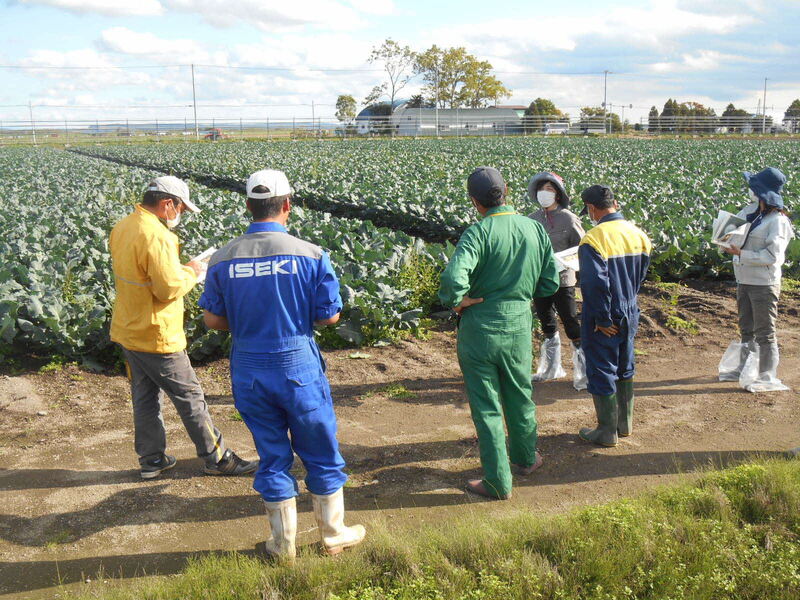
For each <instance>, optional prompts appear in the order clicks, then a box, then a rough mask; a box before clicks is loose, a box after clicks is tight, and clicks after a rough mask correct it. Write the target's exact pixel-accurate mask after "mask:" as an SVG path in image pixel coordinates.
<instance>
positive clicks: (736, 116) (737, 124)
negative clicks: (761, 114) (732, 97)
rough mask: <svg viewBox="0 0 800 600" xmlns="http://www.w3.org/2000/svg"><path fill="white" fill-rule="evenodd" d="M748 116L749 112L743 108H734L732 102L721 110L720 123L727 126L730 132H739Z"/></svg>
mask: <svg viewBox="0 0 800 600" xmlns="http://www.w3.org/2000/svg"><path fill="white" fill-rule="evenodd" d="M749 116H750V113H749V112H747V111H746V110H744V109H743V108H736V107H735V106H734V105H733V103H730V104H728V106H726V107H725V110H724V111H723V112H722V117H721V118H720V125H722V126H723V127H727V129H728V131H730V132H732V133H736V132H741V131H742V126H743V125H744V124H745V122H746V121H747V118H748V117H749Z"/></svg>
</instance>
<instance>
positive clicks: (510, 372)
mask: <svg viewBox="0 0 800 600" xmlns="http://www.w3.org/2000/svg"><path fill="white" fill-rule="evenodd" d="M558 286H559V277H558V269H557V268H556V264H555V259H554V257H553V248H552V246H551V244H550V238H549V236H548V235H547V232H546V231H545V230H544V227H542V225H541V224H540V223H538V222H536V221H534V220H532V219H529V218H527V217H525V216H522V215H518V214H517V213H516V211H515V210H514V209H513V208H511V207H510V206H507V205H503V206H498V207H495V208H492V209H489V211H488V212H487V213H486V215H485V216H484V218H483V219H482V220H481V221H480V222H478V223H476V224H474V225H472V226H471V227H470V228H469V229H467V230H466V231H465V232H464V234H463V235H462V236H461V239H460V240H459V242H458V246H457V247H456V251H455V253H454V254H453V257H452V258H451V259H450V263H449V264H448V265H447V268H446V269H445V270H444V273H443V274H442V281H441V285H440V287H439V300H440V301H441V302H442V304H443V305H444V306H447V307H454V306H456V305H458V304H459V303H460V302H461V299H462V298H463V297H464V296H469V297H471V298H483V302H482V303H481V304H475V305H473V306H470V307H469V308H467V309H465V310H464V312H463V313H462V316H461V322H460V324H459V328H458V346H457V348H458V362H459V365H460V366H461V372H462V373H463V374H464V384H465V385H466V388H467V396H468V397H469V404H470V409H471V412H472V420H473V422H474V423H475V429H476V430H477V433H478V444H479V446H480V455H481V465H482V466H483V471H484V478H483V483H484V486H485V487H486V489H487V490H488V491H489V492H491V493H493V494H496V495H497V496H498V497H502V496H506V495H507V494H509V493H510V492H511V468H510V465H509V454H508V453H506V435H505V431H504V429H503V420H504V418H505V424H506V427H507V428H508V439H509V442H508V445H509V453H510V458H511V462H512V463H514V464H517V465H521V466H524V467H527V466H530V465H532V464H533V463H534V462H535V460H536V440H537V437H536V405H535V404H534V402H533V398H532V392H533V389H532V385H531V361H532V355H531V300H532V299H533V298H543V297H547V296H552V295H553V294H555V293H556V291H557V290H558Z"/></svg>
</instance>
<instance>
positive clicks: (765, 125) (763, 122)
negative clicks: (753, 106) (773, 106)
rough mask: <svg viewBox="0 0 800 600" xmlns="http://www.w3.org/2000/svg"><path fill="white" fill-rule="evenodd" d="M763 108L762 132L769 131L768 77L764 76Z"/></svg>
mask: <svg viewBox="0 0 800 600" xmlns="http://www.w3.org/2000/svg"><path fill="white" fill-rule="evenodd" d="M761 107H762V108H761V110H763V111H764V113H763V116H762V117H761V133H766V132H767V78H766V77H764V101H763V102H762V103H761Z"/></svg>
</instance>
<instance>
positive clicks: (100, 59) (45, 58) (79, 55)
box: [20, 48, 114, 68]
mask: <svg viewBox="0 0 800 600" xmlns="http://www.w3.org/2000/svg"><path fill="white" fill-rule="evenodd" d="M20 62H21V64H22V65H23V66H26V67H56V68H65V67H66V68H74V67H92V68H99V67H112V66H114V65H113V63H112V62H111V61H110V60H109V59H108V57H106V56H104V55H102V54H100V53H98V52H96V51H95V50H92V49H90V48H85V49H81V50H70V51H68V52H60V51H57V50H44V49H42V50H34V51H33V52H31V53H30V54H29V55H28V56H27V57H25V58H23V59H22V61H20Z"/></svg>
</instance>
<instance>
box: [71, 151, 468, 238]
mask: <svg viewBox="0 0 800 600" xmlns="http://www.w3.org/2000/svg"><path fill="white" fill-rule="evenodd" d="M68 152H72V153H74V154H80V155H83V156H88V157H90V158H95V159H100V160H105V161H108V162H111V163H116V164H119V165H124V166H127V167H137V168H140V169H151V170H157V171H162V172H164V173H168V174H170V175H175V176H176V177H180V178H182V179H191V180H193V181H195V182H197V183H199V184H201V185H204V186H206V187H209V188H216V189H222V190H227V191H231V192H238V193H240V194H245V193H246V192H245V183H244V181H240V180H238V179H233V178H230V177H221V176H219V175H214V174H209V173H199V172H196V171H190V170H185V169H176V168H174V167H171V166H169V165H159V164H151V163H147V162H140V161H133V160H127V159H124V158H119V157H114V156H107V155H105V154H98V153H93V152H91V151H87V150H84V149H81V148H72V149H70V150H68ZM294 202H295V203H296V204H298V205H301V206H304V207H307V208H309V209H311V210H320V211H325V212H327V213H330V214H331V215H333V216H335V217H344V218H348V219H360V220H365V221H371V222H372V223H373V224H374V225H375V226H377V227H386V228H387V229H392V230H395V231H402V232H403V233H405V234H407V235H410V236H412V237H417V238H420V239H422V240H424V241H426V242H428V243H444V242H451V243H452V244H456V243H458V238H459V237H461V234H462V233H463V231H464V229H466V227H452V226H449V225H444V224H440V223H436V222H434V221H431V220H430V219H424V218H421V217H416V216H414V215H398V214H397V213H394V212H392V211H389V210H383V209H379V208H372V207H368V206H361V205H358V204H353V203H350V202H347V201H345V200H331V199H328V198H323V197H318V196H302V195H295V196H294Z"/></svg>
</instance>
